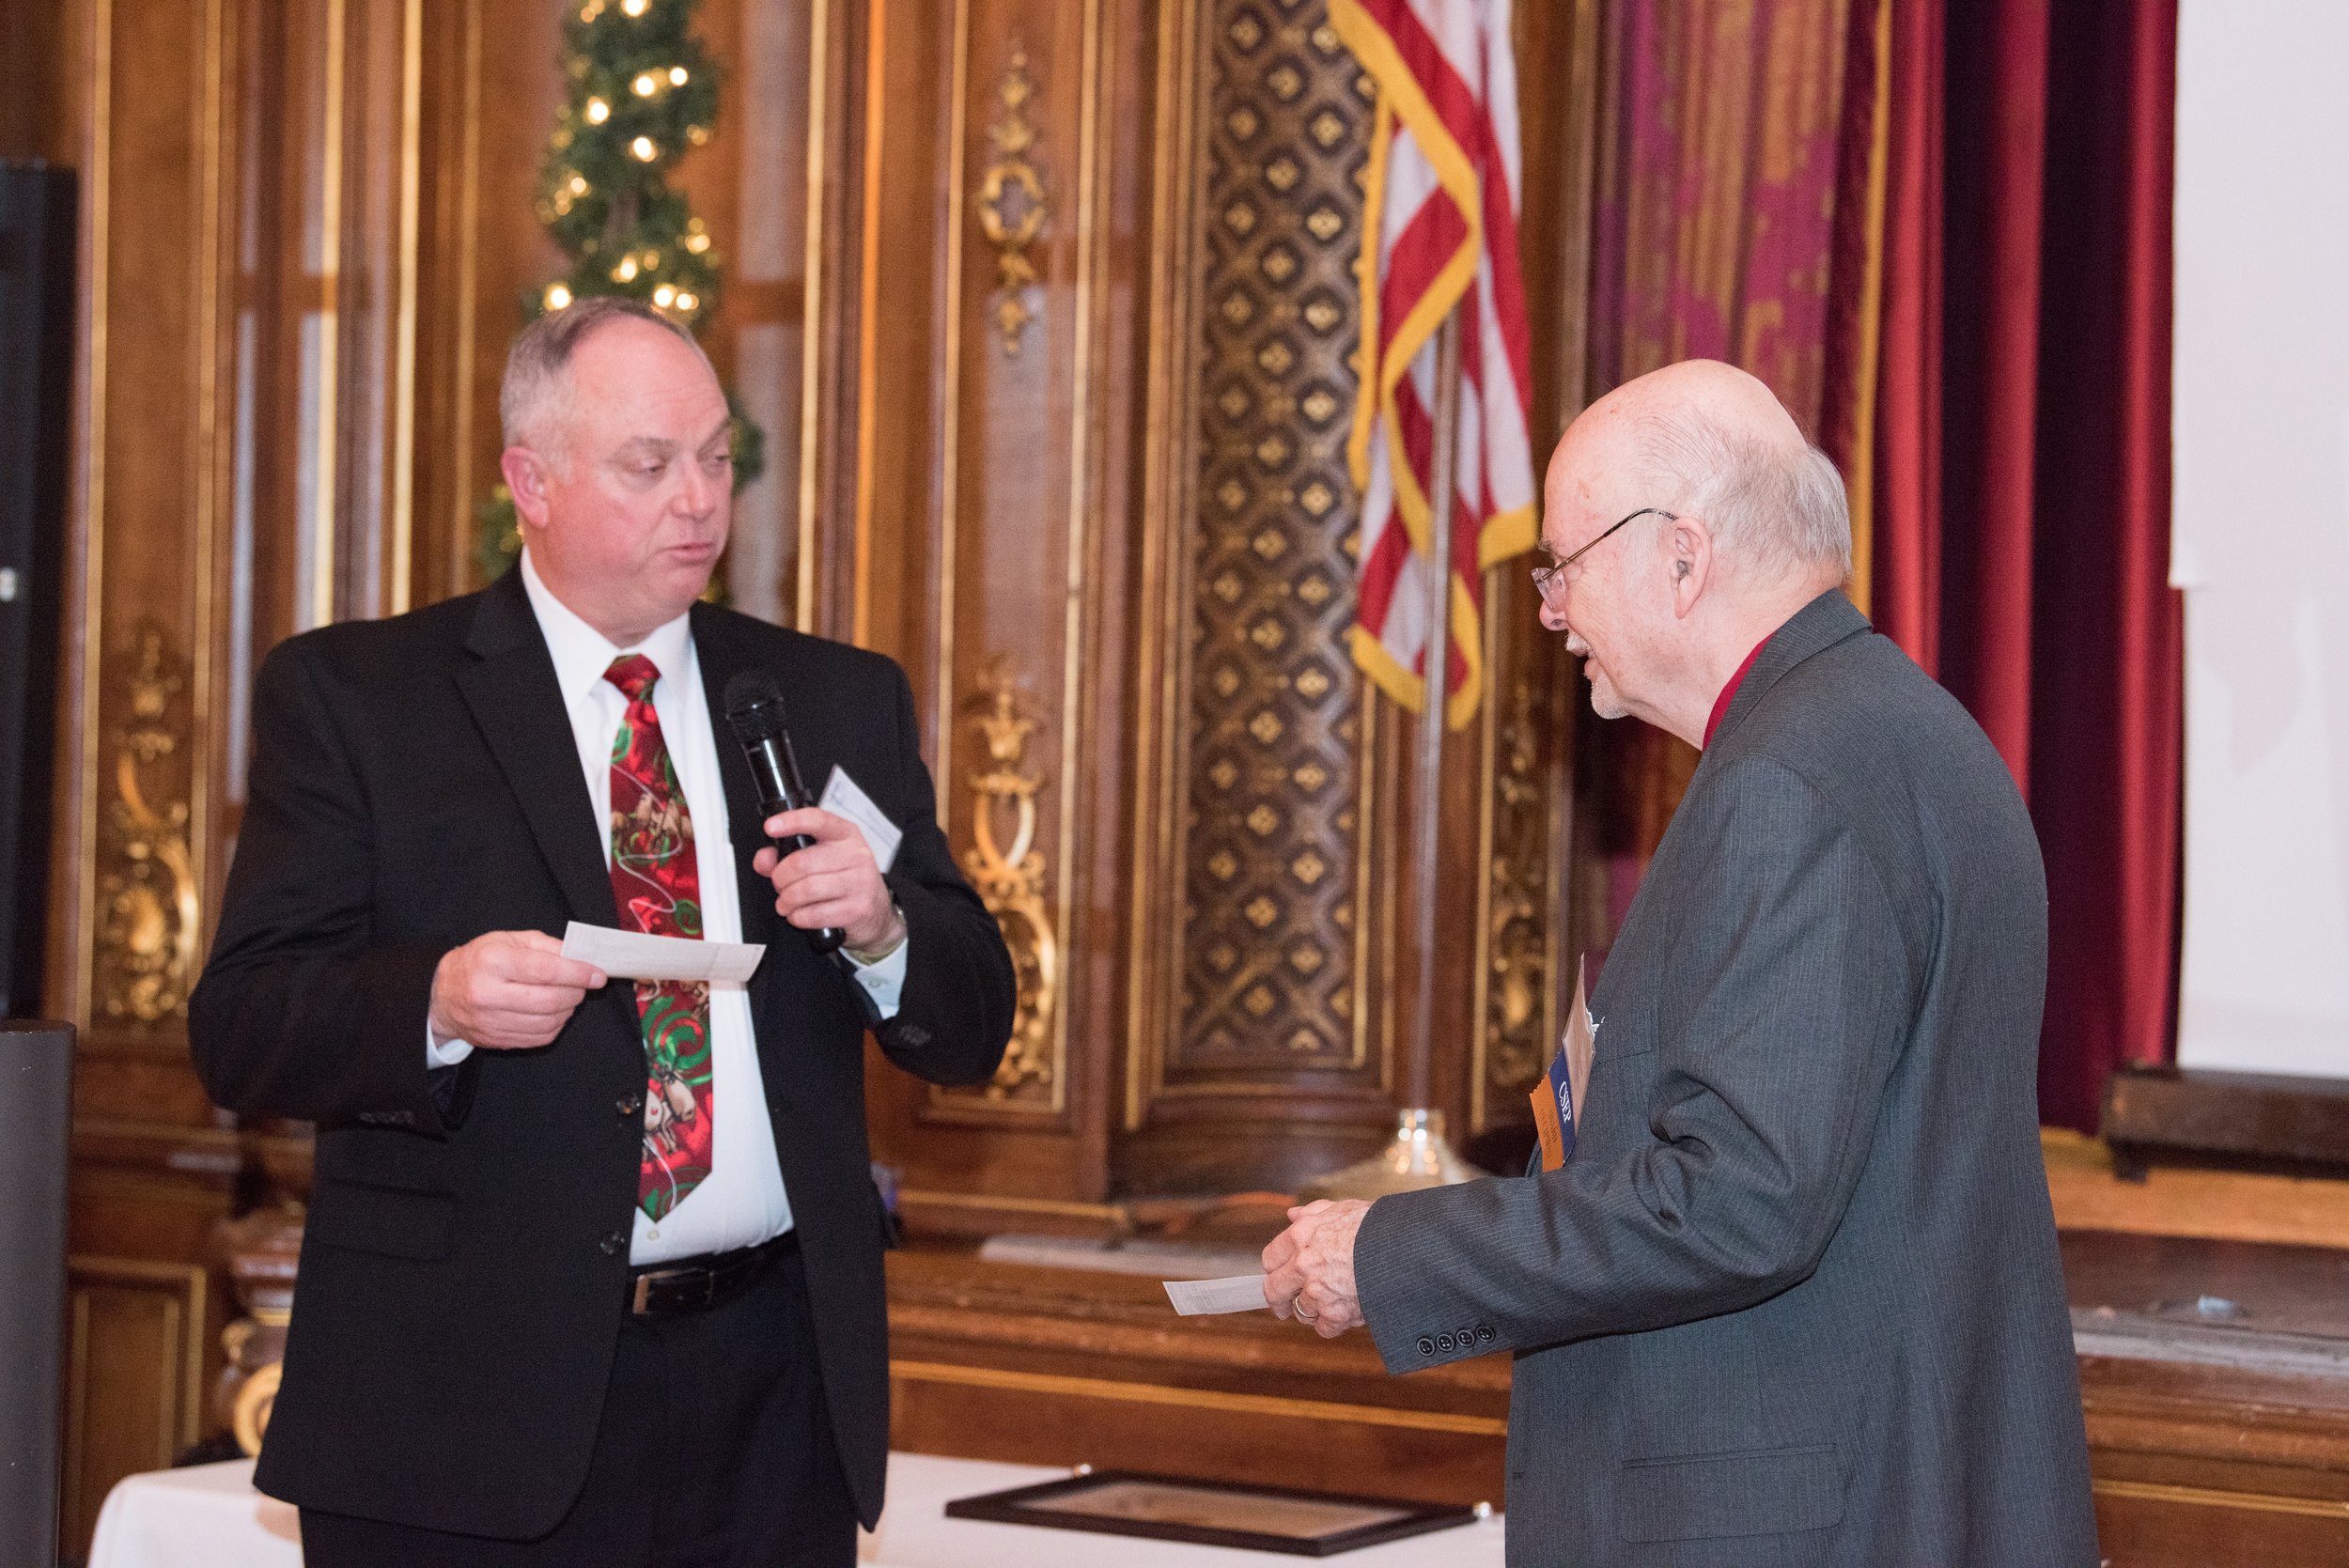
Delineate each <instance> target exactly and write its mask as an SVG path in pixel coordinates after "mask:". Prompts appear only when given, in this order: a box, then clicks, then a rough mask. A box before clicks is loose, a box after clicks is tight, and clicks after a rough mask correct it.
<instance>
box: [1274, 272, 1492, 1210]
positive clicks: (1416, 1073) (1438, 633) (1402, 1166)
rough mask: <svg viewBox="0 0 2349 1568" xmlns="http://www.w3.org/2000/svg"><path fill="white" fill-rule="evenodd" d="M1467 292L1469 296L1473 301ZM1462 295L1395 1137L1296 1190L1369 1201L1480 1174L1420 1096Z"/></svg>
mask: <svg viewBox="0 0 2349 1568" xmlns="http://www.w3.org/2000/svg"><path fill="white" fill-rule="evenodd" d="M1472 298H1473V296H1470V299H1472ZM1470 299H1464V300H1462V301H1461V303H1460V304H1459V305H1458V306H1455V308H1454V309H1453V311H1452V313H1451V314H1450V315H1448V316H1446V317H1445V318H1444V319H1443V325H1442V326H1441V327H1439V328H1438V329H1437V333H1436V409H1435V416H1436V417H1435V426H1436V429H1435V443H1436V450H1435V454H1434V461H1433V463H1432V464H1431V467H1432V468H1433V470H1434V472H1433V473H1432V474H1429V476H1428V480H1429V482H1428V497H1427V512H1428V519H1427V533H1428V539H1427V544H1428V570H1427V573H1426V579H1427V639H1426V642H1425V644H1424V648H1425V651H1424V652H1423V654H1422V655H1421V656H1420V710H1419V745H1418V747H1417V749H1416V750H1417V753H1418V754H1417V756H1416V758H1415V761H1416V764H1417V766H1416V767H1415V768H1414V769H1413V774H1414V785H1415V787H1414V790H1413V800H1412V804H1413V806H1414V807H1415V808H1416V809H1415V812H1414V815H1413V818H1412V823H1411V869H1412V873H1413V875H1412V878H1411V880H1412V890H1411V891H1412V894H1413V898H1414V900H1415V903H1414V907H1413V908H1412V911H1411V913H1412V920H1411V927H1410V929H1411V958H1410V967H1411V977H1412V980H1413V982H1414V984H1413V986H1412V987H1411V1023H1410V1035H1409V1038H1408V1039H1407V1040H1406V1041H1405V1042H1404V1048H1403V1062H1402V1067H1403V1075H1402V1080H1401V1082H1400V1083H1399V1084H1398V1085H1397V1087H1398V1088H1400V1089H1401V1091H1402V1094H1401V1095H1400V1102H1401V1103H1400V1104H1399V1105H1398V1107H1397V1109H1396V1110H1395V1129H1394V1136H1393V1137H1392V1138H1391V1139H1389V1140H1388V1141H1387V1146H1386V1147H1385V1148H1383V1149H1381V1150H1380V1151H1378V1153H1377V1154H1375V1155H1373V1156H1371V1157H1369V1158H1368V1159H1363V1160H1357V1161H1356V1162H1355V1163H1353V1164H1352V1165H1348V1166H1346V1168H1345V1169H1343V1170H1340V1171H1333V1172H1330V1174H1329V1175H1327V1176H1324V1177H1322V1178H1321V1179H1320V1180H1318V1181H1315V1182H1312V1183H1309V1184H1308V1185H1307V1186H1306V1187H1305V1188H1304V1189H1303V1190H1302V1192H1301V1193H1300V1194H1299V1195H1300V1196H1302V1197H1304V1198H1307V1199H1314V1198H1377V1197H1379V1196H1381V1195H1383V1194H1386V1193H1390V1192H1410V1191H1415V1190H1417V1189H1419V1188H1427V1187H1445V1186H1449V1185H1451V1184H1453V1183H1455V1182H1466V1181H1473V1180H1475V1179H1476V1178H1477V1177H1478V1176H1479V1175H1481V1174H1483V1172H1479V1171H1477V1170H1475V1169H1474V1168H1473V1167H1471V1166H1470V1165H1469V1164H1468V1163H1467V1162H1466V1161H1465V1160H1463V1159H1461V1158H1460V1157H1459V1156H1458V1155H1456V1154H1455V1153H1454V1152H1453V1150H1452V1145H1451V1143H1450V1142H1449V1141H1447V1140H1446V1139H1445V1137H1444V1126H1443V1112H1442V1111H1440V1110H1437V1109H1435V1107H1434V1106H1433V1105H1432V1104H1430V1103H1429V1102H1430V1101H1431V1099H1432V1098H1433V1094H1432V1092H1431V1082H1430V1080H1431V1079H1432V1078H1433V1072H1432V1068H1433V1064H1434V1063H1435V1058H1436V1029H1437V1019H1438V1018H1439V1016H1440V1015H1439V1009H1438V1007H1437V1005H1436V1001H1437V997H1436V992H1437V988H1438V985H1437V982H1438V976H1439V973H1440V970H1439V969H1438V967H1437V964H1436V933H1437V930H1438V923H1437V919H1436V913H1437V910H1436V886H1437V882H1438V880H1439V877H1440V876H1441V873H1442V864H1443V858H1442V853H1441V851H1442V846H1443V741H1444V709H1445V706H1446V699H1447V698H1448V697H1449V696H1450V695H1451V693H1450V691H1449V690H1448V688H1449V685H1450V682H1449V679H1448V677H1449V675H1450V673H1451V661H1452V524H1453V515H1452V512H1453V498H1454V494H1455V491H1456V490H1457V489H1458V486H1457V484H1456V483H1455V477H1454V475H1455V467H1454V458H1455V447H1456V446H1457V445H1458V442H1459V429H1460V311H1461V310H1462V309H1464V308H1467V306H1468V305H1469V304H1470Z"/></svg>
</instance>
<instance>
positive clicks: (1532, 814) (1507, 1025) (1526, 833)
mask: <svg viewBox="0 0 2349 1568" xmlns="http://www.w3.org/2000/svg"><path fill="white" fill-rule="evenodd" d="M1539 707H1540V705H1539V704H1538V703H1537V702H1536V700H1535V692H1534V687H1533V683H1532V680H1531V679H1529V678H1528V677H1527V676H1525V675H1519V676H1517V679H1516V680H1514V681H1512V682H1511V683H1510V686H1509V690H1508V694H1507V699H1506V701H1505V702H1503V704H1502V705H1501V710H1500V713H1499V715H1498V720H1499V723H1498V727H1497V729H1496V731H1495V734H1494V737H1493V753H1494V755H1493V779H1492V792H1493V793H1492V814H1493V815H1492V850H1491V862H1490V864H1489V865H1488V867H1487V873H1488V875H1489V877H1490V878H1491V880H1490V881H1489V883H1488V884H1487V886H1486V925H1485V939H1486V953H1487V957H1486V964H1487V966H1488V971H1487V974H1486V986H1485V1019H1484V1026H1483V1027H1484V1031H1485V1039H1484V1042H1483V1044H1484V1052H1483V1055H1484V1067H1485V1082H1486V1087H1487V1088H1488V1089H1489V1090H1490V1091H1491V1092H1492V1093H1491V1095H1490V1100H1491V1103H1493V1104H1494V1105H1496V1106H1497V1107H1498V1108H1499V1110H1500V1112H1501V1113H1500V1114H1498V1115H1495V1116H1492V1117H1491V1118H1490V1119H1491V1120H1493V1121H1501V1122H1513V1121H1517V1120H1519V1119H1520V1118H1519V1116H1518V1115H1517V1112H1518V1111H1519V1110H1522V1109H1523V1101H1522V1100H1521V1099H1520V1098H1518V1096H1521V1095H1522V1094H1525V1092H1526V1091H1528V1090H1529V1089H1531V1088H1532V1086H1533V1081H1534V1079H1538V1078H1539V1077H1540V1076H1541V1074H1542V1070H1543V1069H1544V1068H1545V1067H1547V1066H1548V1061H1549V1053H1550V1051H1551V1050H1552V1049H1553V1048H1554V1045H1553V1042H1552V1041H1551V1039H1550V1037H1549V1035H1550V1032H1549V1029H1548V1018H1549V1017H1550V1006H1549V1003H1550V1001H1551V997H1550V975H1549V966H1550V958H1549V925H1548V919H1549V908H1550V903H1551V887H1550V880H1551V866H1552V857H1551V854H1550V850H1549V786H1548V778H1547V777H1546V775H1545V773H1544V770H1543V768H1542V760H1541V750H1540V744H1539V741H1540V737H1539V733H1538V730H1537V726H1538V725H1539V724H1540V723H1541V722H1542V720H1543V715H1542V714H1541V712H1540V711H1539Z"/></svg>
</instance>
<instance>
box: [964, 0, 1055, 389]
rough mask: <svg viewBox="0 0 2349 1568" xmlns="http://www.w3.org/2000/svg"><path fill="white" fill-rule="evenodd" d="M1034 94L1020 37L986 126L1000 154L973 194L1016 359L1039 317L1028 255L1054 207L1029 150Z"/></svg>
mask: <svg viewBox="0 0 2349 1568" xmlns="http://www.w3.org/2000/svg"><path fill="white" fill-rule="evenodd" d="M1034 96H1035V82H1034V79H1033V78H1031V77H1030V76H1029V75H1028V52H1027V50H1026V49H1024V48H1023V47H1021V46H1020V45H1019V43H1018V42H1016V41H1015V42H1014V43H1013V44H1012V46H1011V60H1010V62H1009V63H1008V64H1007V65H1005V66H1004V68H1003V81H1002V82H1001V83H1000V84H998V85H997V86H996V88H995V100H996V103H997V105H998V108H999V112H998V114H997V116H996V118H995V123H994V124H992V125H990V126H988V131H987V135H988V140H989V141H991V142H993V143H994V144H995V156H994V157H993V158H991V159H989V160H988V164H987V170H986V172H985V173H984V174H982V175H981V176H980V177H979V188H978V191H977V192H976V194H975V195H974V197H973V199H974V201H975V202H976V204H977V206H978V211H979V230H980V232H981V233H983V234H985V235H986V236H987V242H988V244H990V245H992V246H994V247H995V273H996V285H995V309H994V317H995V330H996V331H997V333H999V334H1001V335H1002V337H1003V352H1004V353H1005V354H1008V355H1010V356H1011V357H1013V358H1015V359H1016V358H1018V357H1019V345H1020V341H1021V339H1022V338H1024V337H1025V336H1026V334H1027V330H1028V323H1029V322H1030V321H1031V320H1033V319H1034V311H1032V310H1031V309H1029V307H1028V289H1029V288H1030V287H1031V286H1033V285H1034V284H1035V283H1036V282H1037V281H1038V277H1037V273H1036V270H1035V263H1034V262H1033V261H1031V260H1029V259H1028V248H1029V247H1030V246H1031V245H1034V244H1035V243H1036V242H1037V241H1040V240H1041V239H1043V237H1044V224H1045V220H1046V219H1047V218H1048V217H1049V216H1050V212H1051V199H1050V196H1048V195H1047V194H1046V193H1045V189H1044V177H1043V175H1042V174H1041V173H1039V172H1038V171H1037V169H1036V166H1035V163H1034V161H1033V160H1031V159H1030V158H1029V156H1028V154H1029V153H1030V152H1032V151H1033V150H1034V147H1035V143H1036V135H1037V132H1036V128H1035V127H1034V125H1033V124H1031V123H1030V122H1029V119H1028V101H1029V100H1030V99H1032V98H1034Z"/></svg>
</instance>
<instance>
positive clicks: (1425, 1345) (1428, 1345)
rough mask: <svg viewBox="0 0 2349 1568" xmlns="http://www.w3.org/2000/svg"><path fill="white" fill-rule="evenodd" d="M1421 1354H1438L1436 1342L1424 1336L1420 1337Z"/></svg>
mask: <svg viewBox="0 0 2349 1568" xmlns="http://www.w3.org/2000/svg"><path fill="white" fill-rule="evenodd" d="M1419 1353H1420V1354H1421V1355H1423V1356H1433V1355H1434V1354H1435V1353H1436V1342H1435V1341H1433V1340H1431V1339H1429V1338H1428V1337H1427V1336H1426V1335H1424V1334H1422V1335H1421V1336H1420V1337H1419Z"/></svg>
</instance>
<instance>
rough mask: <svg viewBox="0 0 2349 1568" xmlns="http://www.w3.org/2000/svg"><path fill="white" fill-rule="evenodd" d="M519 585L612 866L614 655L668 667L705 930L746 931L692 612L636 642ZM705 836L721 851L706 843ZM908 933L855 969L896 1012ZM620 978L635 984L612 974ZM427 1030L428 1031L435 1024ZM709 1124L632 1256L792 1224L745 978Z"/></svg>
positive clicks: (721, 1014)
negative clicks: (619, 642) (543, 645)
mask: <svg viewBox="0 0 2349 1568" xmlns="http://www.w3.org/2000/svg"><path fill="white" fill-rule="evenodd" d="M521 574H522V586H523V587H524V588H525V589H526V590H527V591H528V592H529V595H530V608H531V610H532V611H533V612H534V613H536V614H537V618H538V630H539V632H540V634H541V635H543V636H544V637H545V638H546V641H547V652H548V653H549V654H551V655H552V656H553V660H554V675H555V680H556V682H557V683H558V684H559V685H560V686H561V687H562V690H563V706H564V708H565V710H566V712H567V713H568V716H569V719H570V722H571V735H572V737H573V739H574V740H576V741H577V743H578V746H579V766H580V771H581V772H582V773H583V774H584V775H585V777H586V780H587V798H588V799H589V800H592V801H594V802H595V807H596V821H597V824H598V825H599V831H598V833H597V835H596V836H597V838H598V839H599V841H600V842H601V843H602V845H603V859H604V865H605V867H606V868H607V869H609V867H610V866H611V863H612V833H611V828H610V823H611V821H612V741H613V737H615V736H616V735H617V734H618V733H619V729H620V720H621V719H622V717H624V716H625V714H626V713H627V710H628V699H627V698H626V697H625V696H623V695H622V694H621V691H620V689H619V688H618V687H616V686H614V685H613V684H612V683H611V682H610V681H608V680H606V679H604V672H605V671H606V670H608V669H610V668H611V667H612V661H613V660H615V659H619V658H623V657H625V656H626V655H629V654H638V653H641V654H643V655H644V656H645V657H646V658H647V659H649V660H652V662H653V667H654V668H655V669H657V670H659V671H660V672H661V678H660V680H659V681H657V682H656V683H655V684H654V686H653V691H652V706H653V710H654V711H655V712H656V713H658V714H659V715H660V717H661V738H662V740H663V741H665V742H666V743H667V745H668V748H669V760H670V762H671V763H672V764H673V765H674V766H675V767H676V768H677V784H679V786H680V787H682V788H683V789H684V791H685V809H686V810H687V812H688V813H690V814H691V815H692V819H693V842H694V844H695V846H696V854H695V856H694V864H695V869H696V872H697V874H698V876H699V878H700V883H701V907H702V937H703V939H705V940H708V941H713V942H739V941H740V940H741V939H742V906H741V900H740V894H739V891H738V889H737V887H736V883H735V877H734V856H733V853H732V850H731V845H732V840H731V838H730V836H729V834H728V831H727V823H726V793H725V785H724V784H723V782H722V780H721V778H720V776H719V772H718V738H717V735H716V732H715V729H714V726H713V725H712V724H711V722H710V718H709V703H708V697H707V696H706V695H705V694H704V692H703V690H702V671H701V661H700V660H699V659H697V658H696V657H695V656H694V651H693V629H692V618H691V616H690V615H679V616H678V617H677V619H676V620H674V621H671V622H669V623H668V624H667V625H665V626H663V627H661V629H658V630H657V631H655V632H653V633H652V635H650V636H649V637H646V639H645V640H644V641H643V642H642V643H639V644H636V645H635V646H634V647H632V648H619V647H614V646H613V645H612V644H611V643H610V642H609V641H607V640H606V639H605V638H604V636H603V634H602V633H601V632H599V631H598V630H597V629H595V628H594V627H591V626H589V625H588V624H587V623H586V622H585V621H583V620H581V619H580V618H579V616H578V615H577V614H575V613H572V611H571V609H570V607H569V606H568V605H566V604H565V603H564V602H563V601H562V600H561V599H558V598H555V597H554V594H553V592H552V590H551V589H549V588H548V587H547V585H546V583H545V582H542V581H541V580H540V579H539V576H538V570H537V567H536V566H534V565H533V564H532V563H531V559H530V552H529V551H523V552H522V559H521ZM702 846H708V847H709V848H711V849H713V850H714V851H716V852H714V853H709V854H703V853H700V852H699V849H700V848H701V847H702ZM907 945H908V944H907V943H904V942H900V943H898V944H897V948H896V950H895V951H894V952H893V953H891V954H890V955H888V956H887V957H885V958H882V959H880V960H879V961H878V962H876V963H872V964H863V965H859V966H857V970H856V974H857V979H858V981H859V982H860V983H861V984H862V985H863V986H864V989H865V991H866V992H867V993H868V994H869V995H870V996H871V997H872V999H873V1001H874V1004H875V1005H876V1006H877V1007H879V1009H880V1016H881V1017H884V1018H887V1017H893V1016H894V1015H895V1013H896V1011H897V999H898V995H899V993H900V991H901V990H902V989H903V988H904V986H905V974H906V948H907ZM612 984H614V985H615V986H626V985H630V984H631V982H630V981H626V980H614V982H612ZM427 1032H428V1033H429V1031H427ZM472 1051H473V1047H472V1046H471V1045H469V1044H467V1043H466V1042H464V1041H462V1040H449V1041H444V1042H442V1043H440V1044H438V1045H435V1044H433V1043H432V1042H431V1041H430V1040H429V1039H428V1040H427V1042H426V1060H427V1061H428V1063H430V1064H431V1065H432V1066H435V1067H445V1066H453V1065H455V1064H456V1063H459V1062H461V1061H463V1060H464V1059H465V1058H466V1057H467V1056H468V1055H470V1054H471V1053H472ZM709 1060H710V1074H711V1078H710V1114H711V1116H712V1118H713V1120H714V1124H715V1125H714V1126H713V1128H712V1131H711V1150H710V1160H709V1165H710V1170H709V1174H708V1177H706V1178H705V1179H704V1180H703V1181H702V1184H701V1185H700V1186H699V1187H696V1188H694V1189H693V1190H692V1192H691V1193H689V1194H688V1195H687V1196H686V1199H685V1201H684V1202H683V1203H679V1204H678V1205H677V1207H675V1208H673V1209H671V1210H670V1211H669V1212H668V1214H667V1215H666V1216H664V1217H663V1218H662V1219H660V1220H658V1221H656V1220H654V1219H652V1218H651V1217H650V1216H648V1215H646V1213H645V1211H644V1210H643V1209H641V1208H640V1209H638V1210H636V1232H635V1240H634V1244H633V1245H632V1246H631V1247H630V1250H629V1261H630V1263H632V1264H640V1265H641V1264H650V1263H663V1262H667V1261H669V1260H671V1259H675V1258H690V1257H697V1256H699V1255H701V1254H702V1253H705V1252H723V1251H728V1250H732V1249H734V1248H737V1247H752V1246H755V1245H757V1244H758V1243H759V1242H762V1241H766V1240H768V1239H770V1238H771V1237H773V1236H777V1235H781V1234H783V1233H784V1232H785V1231H787V1230H789V1229H790V1228H791V1201H790V1198H789V1197H788V1196H787V1195H786V1193H785V1191H784V1189H783V1171H782V1168H781V1167H780V1166H779V1165H778V1164H777V1163H776V1159H775V1140H774V1129H773V1126H772V1125H771V1124H770V1122H769V1121H768V1118H767V1094H766V1090H765V1084H764V1082H763V1080H762V1079H761V1078H760V1076H759V1070H758V1050H757V1048H756V1045H755V1043H754V1035H753V1032H752V1026H751V1001H750V992H749V991H748V989H747V988H746V987H745V986H741V985H739V984H736V985H715V984H713V985H712V986H710V987H709Z"/></svg>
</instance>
